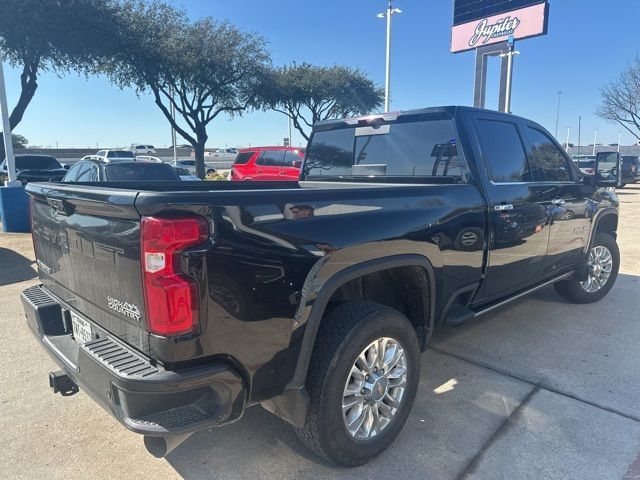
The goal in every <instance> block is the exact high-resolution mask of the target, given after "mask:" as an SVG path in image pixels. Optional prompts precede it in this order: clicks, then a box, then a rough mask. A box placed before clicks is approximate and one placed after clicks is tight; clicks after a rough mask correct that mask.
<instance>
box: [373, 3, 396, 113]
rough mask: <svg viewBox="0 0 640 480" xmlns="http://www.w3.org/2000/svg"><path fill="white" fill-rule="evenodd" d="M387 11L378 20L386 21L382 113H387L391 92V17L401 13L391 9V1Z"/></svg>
mask: <svg viewBox="0 0 640 480" xmlns="http://www.w3.org/2000/svg"><path fill="white" fill-rule="evenodd" d="M388 1H389V3H388V5H387V11H386V12H382V13H379V14H378V15H377V17H378V18H386V19H387V65H386V71H385V77H384V80H385V81H384V111H385V112H388V111H389V96H390V92H391V17H392V16H393V15H394V14H396V13H402V10H400V9H399V8H393V0H388Z"/></svg>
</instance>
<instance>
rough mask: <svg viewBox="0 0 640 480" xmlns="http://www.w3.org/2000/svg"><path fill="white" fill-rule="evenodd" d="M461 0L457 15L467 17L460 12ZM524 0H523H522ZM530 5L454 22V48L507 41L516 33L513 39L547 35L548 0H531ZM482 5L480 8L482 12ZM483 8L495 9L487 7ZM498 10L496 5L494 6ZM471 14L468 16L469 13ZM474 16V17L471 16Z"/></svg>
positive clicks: (460, 49)
mask: <svg viewBox="0 0 640 480" xmlns="http://www.w3.org/2000/svg"><path fill="white" fill-rule="evenodd" d="M458 3H463V2H459V1H456V3H455V6H454V12H456V13H455V14H454V15H455V17H456V18H464V17H463V16H461V15H458V14H457V12H458V11H459V9H458V8H459V7H458ZM474 3H475V4H476V5H477V4H479V3H484V4H485V5H487V6H489V7H490V6H491V5H492V4H495V3H496V1H495V0H484V1H483V2H478V1H477V0H476V1H475V2H474ZM500 3H501V4H502V5H505V4H506V5H509V3H510V2H504V1H503V2H500ZM513 3H518V2H513ZM521 3H522V2H521ZM528 3H529V4H530V5H528V6H525V7H523V8H518V9H516V10H509V11H506V12H499V13H495V14H493V15H490V16H485V17H481V16H477V18H475V19H473V20H471V21H467V22H465V23H460V24H455V20H454V25H453V28H452V30H451V51H452V52H453V53H457V52H464V51H465V50H472V49H474V48H478V47H482V46H485V45H491V44H492V43H499V42H504V41H505V40H507V39H508V38H509V37H511V36H513V39H514V40H518V39H522V38H529V37H534V36H537V35H545V34H546V33H547V18H548V4H547V2H546V1H537V2H532V1H531V0H529V2H528ZM482 11H483V9H478V12H482ZM484 11H492V9H491V8H485V9H484ZM493 11H495V9H493ZM467 17H468V18H469V16H468V15H467ZM471 18H472V17H471Z"/></svg>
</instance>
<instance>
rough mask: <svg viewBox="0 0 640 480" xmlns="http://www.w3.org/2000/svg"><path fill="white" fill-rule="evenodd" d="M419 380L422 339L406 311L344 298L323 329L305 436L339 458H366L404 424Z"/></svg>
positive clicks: (345, 461)
mask: <svg viewBox="0 0 640 480" xmlns="http://www.w3.org/2000/svg"><path fill="white" fill-rule="evenodd" d="M419 379H420V348H419V345H418V338H417V335H416V332H415V329H414V328H413V326H412V325H411V323H410V322H409V320H407V318H406V317H404V316H403V315H402V314H401V313H400V312H398V311H396V310H393V309H392V308H389V307H385V306H383V305H379V304H376V303H372V302H358V303H345V304H342V305H339V306H337V307H335V308H334V309H333V310H331V311H330V312H329V314H328V315H326V317H325V318H324V319H323V321H322V325H321V326H320V331H319V332H318V338H317V340H316V345H315V347H314V351H313V354H312V359H311V363H310V365H309V373H308V375H307V382H306V386H307V390H308V393H309V397H310V405H309V413H308V415H307V419H306V422H305V425H304V427H303V428H301V429H299V430H298V431H297V433H298V436H299V437H300V439H301V440H302V441H303V442H304V443H305V444H306V445H307V446H308V447H309V448H310V449H311V450H313V451H314V452H316V453H317V454H319V455H321V456H322V457H324V458H326V459H327V460H329V461H331V462H332V463H335V464H339V465H344V466H349V467H353V466H357V465H362V464H364V463H366V462H368V461H369V460H371V459H372V458H374V457H375V456H376V455H378V454H380V453H381V452H382V451H384V450H385V449H386V448H387V447H388V446H389V445H390V444H391V443H392V442H393V440H394V439H395V438H396V436H397V435H398V433H399V432H400V430H401V429H402V427H403V425H404V423H405V421H406V420H407V417H408V415H409V412H410V410H411V407H412V405H413V401H414V398H415V396H416V391H417V388H418V382H419Z"/></svg>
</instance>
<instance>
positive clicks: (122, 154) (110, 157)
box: [88, 150, 136, 162]
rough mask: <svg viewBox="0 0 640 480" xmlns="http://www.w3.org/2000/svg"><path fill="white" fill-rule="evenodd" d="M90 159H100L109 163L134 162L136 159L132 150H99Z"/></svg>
mask: <svg viewBox="0 0 640 480" xmlns="http://www.w3.org/2000/svg"><path fill="white" fill-rule="evenodd" d="M88 156H89V157H100V159H103V160H105V161H107V162H133V161H135V159H136V157H135V155H134V154H133V152H132V151H130V150H98V152H97V153H96V154H95V155H88Z"/></svg>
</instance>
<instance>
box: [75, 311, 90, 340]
mask: <svg viewBox="0 0 640 480" xmlns="http://www.w3.org/2000/svg"><path fill="white" fill-rule="evenodd" d="M71 326H72V327H73V338H74V339H75V340H76V342H78V343H79V344H81V345H82V344H83V343H87V342H88V341H90V340H91V338H92V337H91V325H90V324H89V322H87V321H86V320H83V319H82V318H80V317H79V316H78V315H76V314H75V313H73V312H71Z"/></svg>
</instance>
